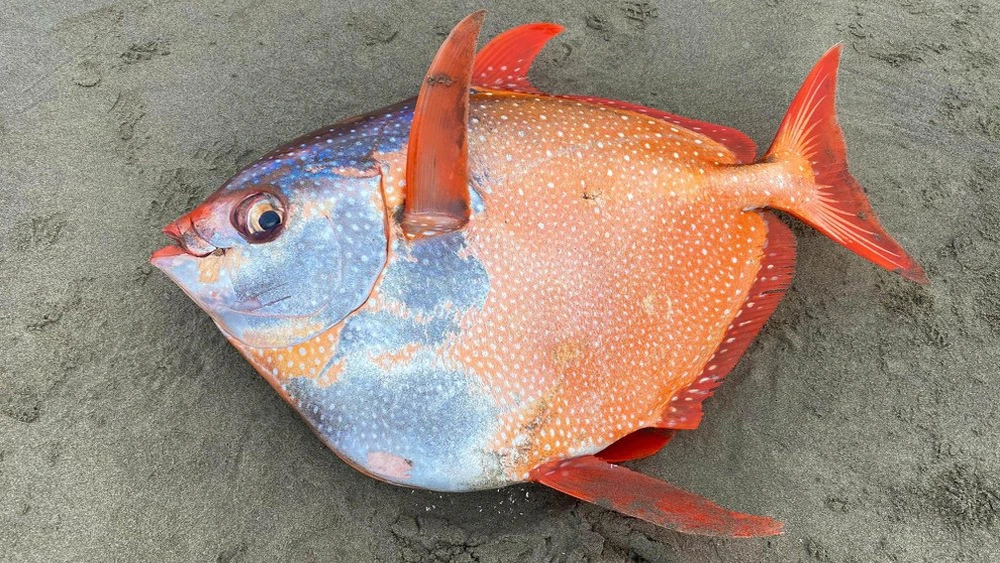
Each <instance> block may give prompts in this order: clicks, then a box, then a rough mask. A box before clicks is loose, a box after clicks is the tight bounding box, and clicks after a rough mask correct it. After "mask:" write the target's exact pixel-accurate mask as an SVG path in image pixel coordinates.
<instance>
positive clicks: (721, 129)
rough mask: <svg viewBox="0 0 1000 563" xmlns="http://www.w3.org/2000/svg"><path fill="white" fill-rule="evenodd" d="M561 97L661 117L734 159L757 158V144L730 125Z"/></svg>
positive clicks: (616, 103)
mask: <svg viewBox="0 0 1000 563" xmlns="http://www.w3.org/2000/svg"><path fill="white" fill-rule="evenodd" d="M561 97H563V98H568V99H571V100H580V101H582V102H590V103H594V104H602V105H606V106H610V107H613V108H619V109H625V110H629V111H634V112H636V113H641V114H643V115H648V116H649V117H652V118H654V119H662V120H663V121H667V122H670V123H673V124H675V125H679V126H681V127H683V128H685V129H689V130H691V131H694V132H695V133H699V134H701V135H704V136H706V137H708V138H709V139H712V140H713V141H715V142H717V143H719V144H720V145H722V146H724V147H726V148H727V149H729V150H731V151H733V154H734V155H736V159H737V160H738V161H739V162H741V163H748V162H753V161H754V160H755V159H756V158H757V145H755V144H754V142H753V141H752V140H750V137H747V136H746V135H744V134H743V133H741V132H740V131H737V130H736V129H733V128H731V127H725V126H723V125H716V124H714V123H708V122H707V121H698V120H697V119H688V118H686V117H681V116H679V115H674V114H672V113H667V112H665V111H660V110H658V109H653V108H647V107H644V106H640V105H638V104H630V103H628V102H622V101H618V100H606V99H604V98H595V97H592V96H575V95H571V96H561Z"/></svg>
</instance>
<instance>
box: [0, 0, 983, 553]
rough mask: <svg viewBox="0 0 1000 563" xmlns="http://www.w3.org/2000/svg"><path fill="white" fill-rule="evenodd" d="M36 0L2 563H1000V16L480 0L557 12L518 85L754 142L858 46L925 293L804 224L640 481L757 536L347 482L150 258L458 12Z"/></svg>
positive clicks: (424, 57)
mask: <svg viewBox="0 0 1000 563" xmlns="http://www.w3.org/2000/svg"><path fill="white" fill-rule="evenodd" d="M35 4H36V3H35V2H30V1H28V0H13V4H12V3H11V0H6V1H5V2H4V6H3V7H2V8H0V13H2V15H0V186H2V190H3V194H4V195H3V197H2V198H0V217H2V220H3V221H4V223H5V225H6V227H7V228H6V236H4V237H2V239H0V291H2V295H3V301H2V308H0V319H2V324H0V358H2V361H0V560H4V561H69V560H72V561H97V560H106V561H139V560H142V561H219V562H226V561H241V562H242V561H276V560H289V561H373V560H378V561H399V560H403V561H448V560H455V561H482V562H487V561H624V560H633V561H642V560H651V561H943V560H946V561H952V560H955V561H957V560H961V561H987V560H992V561H998V560H1000V539H998V531H1000V516H998V514H1000V512H998V511H1000V456H998V453H997V452H998V448H997V445H998V436H1000V419H998V414H1000V413H998V406H997V397H1000V377H998V371H1000V370H998V368H997V365H998V362H1000V340H998V338H1000V274H998V270H997V267H996V265H995V264H996V260H997V258H998V249H1000V246H998V242H1000V185H998V184H1000V158H998V156H1000V155H998V146H1000V144H998V141H1000V80H998V75H1000V66H998V57H1000V45H998V38H1000V6H998V5H997V4H998V3H997V2H990V3H985V2H984V3H979V2H976V1H975V0H962V1H950V0H909V1H906V2H901V1H900V2H881V1H878V2H874V1H864V0H861V1H858V0H852V1H837V2H818V1H803V2H791V1H786V0H768V1H766V2H759V3H753V2H749V1H739V2H722V1H717V2H707V3H706V2H700V1H694V0H685V1H671V2H666V1H664V2H661V3H658V4H655V3H648V4H647V3H644V2H632V1H613V0H608V1H604V2H598V1H590V2H583V3H579V2H572V1H569V0H559V1H556V2H548V3H546V6H545V7H544V8H543V7H539V6H538V4H539V3H537V2H531V1H526V0H520V1H517V2H510V3H503V4H500V3H496V5H492V6H490V5H488V6H487V7H488V8H491V10H490V13H489V16H488V19H487V22H486V28H485V30H484V35H485V37H492V36H493V35H495V34H496V33H498V32H499V31H501V30H503V29H506V28H508V27H511V26H513V25H515V24H518V23H523V22H527V21H533V20H550V21H556V22H560V23H563V24H565V25H566V26H567V27H568V30H567V32H566V33H565V34H564V35H563V36H562V37H560V38H557V39H556V40H555V41H554V42H553V44H552V45H551V46H550V47H549V48H548V49H547V50H546V51H545V53H544V54H543V56H542V57H541V59H540V60H539V62H538V63H537V65H536V69H535V71H533V75H534V76H535V77H536V79H535V81H536V83H537V84H539V85H541V86H543V87H545V88H546V89H548V90H550V91H554V92H576V93H590V94H599V95H602V96H606V97H611V98H619V99H625V100H631V101H637V102H642V103H645V104H648V105H652V106H654V107H660V108H663V109H666V110H668V111H674V112H677V113H680V114H683V115H687V116H691V117H695V118H701V119H705V120H709V121H715V122H719V123H723V124H727V125H731V126H734V127H737V128H739V129H742V130H743V131H745V132H747V134H749V135H750V137H752V138H753V139H755V140H756V141H757V142H758V144H759V145H761V146H763V147H766V146H767V144H768V143H769V142H770V140H771V137H772V135H773V134H774V131H775V129H776V128H777V125H778V122H779V121H780V119H781V117H782V115H783V114H784V111H785V109H786V106H787V104H788V102H789V101H790V98H791V96H792V94H793V93H794V91H795V89H796V88H797V87H798V85H799V83H800V81H801V80H802V78H803V77H804V76H805V74H806V73H807V72H808V70H809V68H810V67H811V65H812V64H813V62H814V61H815V60H816V59H817V58H818V57H819V55H821V54H822V53H823V52H824V50H825V49H826V48H828V47H829V46H830V45H832V44H833V43H835V42H838V41H844V42H845V43H846V49H845V52H844V61H843V66H842V69H843V70H842V77H841V96H840V101H839V107H840V116H841V122H842V125H843V127H844V130H845V133H846V136H847V142H848V147H849V150H850V155H851V158H852V169H853V171H854V173H855V175H856V176H857V177H858V178H859V180H860V181H861V182H862V184H864V185H865V186H866V187H867V188H868V191H869V194H870V196H871V199H872V201H873V203H874V205H875V208H876V209H877V210H878V211H879V213H880V215H881V217H882V219H883V222H884V223H885V224H886V226H887V228H888V230H889V231H890V232H891V233H893V234H895V235H896V236H897V237H898V239H899V240H900V241H901V242H902V243H903V245H904V246H905V247H906V248H908V249H909V250H910V251H911V253H912V254H913V255H914V256H916V257H917V258H918V259H919V260H921V262H922V263H923V264H924V265H925V267H926V269H927V271H928V274H929V276H930V278H931V279H932V280H933V284H932V285H931V286H929V287H920V286H917V285H914V284H909V283H905V282H903V281H902V280H900V279H897V277H895V276H893V275H892V274H890V273H887V272H883V271H880V270H879V269H877V268H876V267H874V266H872V265H871V264H869V263H866V262H864V261H862V260H861V259H859V258H857V257H855V256H853V255H851V254H850V253H848V252H847V251H845V250H843V249H841V248H840V247H838V246H836V245H835V244H833V243H832V242H830V241H828V240H827V239H825V238H823V237H822V236H820V235H818V234H816V233H814V232H812V231H810V230H808V229H806V228H804V227H802V226H801V225H800V224H796V232H797V233H798V234H799V235H800V238H799V242H800V261H799V268H798V275H797V277H796V279H795V284H794V286H793V287H792V289H791V291H790V294H789V296H788V298H787V299H786V300H785V302H784V303H783V304H782V306H781V307H780V309H779V310H778V312H777V314H776V315H775V317H774V318H773V319H772V321H771V322H770V324H769V325H768V326H767V327H766V329H765V330H764V331H763V333H762V334H761V335H760V337H759V338H758V340H757V343H756V344H755V345H754V346H753V347H752V348H751V350H750V352H749V353H748V355H747V356H746V357H745V358H744V359H743V360H742V361H741V363H740V364H739V366H738V367H737V369H736V370H735V372H734V373H733V374H732V375H731V376H730V377H729V379H728V381H727V382H726V383H725V385H723V387H722V388H721V390H720V391H719V393H718V394H717V395H716V397H715V398H713V399H712V400H711V401H710V404H709V405H708V409H707V417H706V420H705V422H704V424H703V425H702V427H701V428H700V429H699V430H698V431H695V432H686V433H683V434H681V435H680V436H679V437H678V438H676V439H675V441H674V442H673V443H672V444H670V446H669V447H667V448H666V449H665V450H664V451H663V452H662V453H661V454H659V455H658V456H656V457H655V458H653V459H650V460H647V461H643V462H640V463H637V464H635V465H636V466H637V467H638V468H639V469H641V470H642V471H644V472H646V473H649V474H651V475H655V476H657V477H660V478H663V479H666V480H669V481H670V482H672V483H675V484H677V485H680V486H682V487H685V488H688V489H690V490H692V491H696V492H698V493H701V494H704V495H706V496H708V497H710V498H712V499H714V500H716V501H717V502H719V503H721V504H723V505H725V506H728V507H731V508H733V509H737V510H744V511H749V512H754V513H761V514H768V515H771V516H774V517H776V518H779V519H781V520H783V521H784V522H786V523H787V532H786V534H785V535H783V536H780V537H776V538H772V539H766V540H714V539H706V538H699V537H690V536H683V535H679V534H676V533H672V532H668V531H664V530H661V529H657V528H655V527H653V526H651V525H647V524H645V523H641V522H638V521H635V520H632V519H629V518H625V517H622V516H620V515H617V514H613V513H610V512H607V511H605V510H602V509H599V508H596V507H592V506H588V505H582V504H579V503H576V502H574V501H573V500H572V499H570V498H568V497H565V496H562V495H560V494H558V493H555V492H552V491H548V490H544V489H542V488H540V487H535V486H523V487H513V488H509V489H505V490H501V491H487V492H481V493H475V494H461V495H444V494H438V493H431V492H426V491H410V490H406V489H401V488H396V487H392V486H389V485H385V484H383V483H379V482H376V481H374V480H372V479H369V478H367V477H364V476H363V475H361V474H359V473H356V472H355V471H353V470H352V469H350V468H349V467H347V466H346V465H344V464H343V463H341V462H340V461H338V460H337V458H336V457H335V456H334V455H332V454H331V453H329V452H328V451H326V450H325V449H324V447H323V446H322V445H321V444H320V443H319V442H318V441H317V440H316V439H315V438H314V437H313V435H312V434H311V433H310V431H309V430H308V428H307V427H306V425H305V424H303V423H302V422H301V421H300V420H299V419H298V418H297V417H296V416H295V414H294V413H293V412H292V410H291V409H290V408H289V407H288V406H286V405H285V404H284V403H283V402H282V401H281V400H280V398H279V397H278V396H277V395H276V394H275V393H274V392H273V391H272V390H271V389H270V388H269V387H268V386H267V385H266V384H265V382H264V381H263V380H262V379H261V378H260V377H258V376H257V375H256V374H255V373H254V372H253V370H252V369H251V368H250V366H249V365H248V364H247V363H246V362H244V361H243V360H242V359H241V358H240V357H239V356H238V355H237V353H236V352H235V350H234V349H232V348H231V347H230V346H229V345H228V344H227V343H226V341H225V340H224V339H223V338H222V336H221V335H220V334H219V333H218V331H217V330H216V329H215V327H214V326H213V325H212V323H211V322H210V320H209V318H208V317H207V316H206V315H204V314H203V313H201V312H200V311H199V310H198V309H197V308H196V307H195V305H194V304H193V303H191V302H190V301H189V300H188V299H187V298H186V297H185V296H184V295H183V294H182V293H181V291H180V290H179V289H177V288H176V287H175V286H173V285H172V284H171V283H170V282H169V281H168V280H167V279H166V278H165V277H164V276H162V275H160V274H159V273H158V272H156V271H152V269H151V268H150V266H148V265H147V263H146V259H147V256H148V255H149V253H150V251H152V250H154V249H155V248H157V247H159V246H161V245H162V244H164V243H165V239H164V237H163V236H162V235H161V234H160V233H159V230H158V229H159V228H160V227H161V226H162V225H163V224H165V223H166V222H167V221H168V220H170V219H172V218H174V217H175V216H177V215H179V214H180V213H182V212H184V211H186V210H188V209H189V208H191V207H192V206H193V205H195V204H196V203H197V202H199V201H200V200H201V199H202V198H203V197H204V196H206V195H208V194H209V193H211V192H212V191H213V190H215V188H216V187H217V186H218V185H219V184H220V183H221V182H223V181H224V180H225V179H226V178H227V177H229V176H230V175H231V174H232V173H233V172H235V171H236V170H238V169H239V168H241V167H242V166H244V165H246V164H247V163H249V162H251V161H252V160H253V159H255V158H257V157H258V156H260V155H262V154H263V153H265V152H266V151H268V150H269V149H271V148H272V147H274V146H276V145H278V144H280V143H282V142H284V141H287V140H289V139H291V138H293V137H295V136H296V135H298V134H300V133H303V132H306V131H309V130H312V129H315V128H317V127H320V126H322V125H324V124H327V123H330V122H333V121H336V120H338V119H340V118H342V117H345V116H349V115H353V114H357V113H360V112H363V111H367V110H371V109H374V108H378V107H380V106H382V105H385V104H388V103H391V102H394V101H396V100H399V99H402V98H404V97H408V96H410V95H412V94H413V93H415V91H416V87H417V84H419V81H420V79H421V77H422V76H423V73H424V71H425V70H426V66H427V64H428V62H429V61H430V58H431V57H432V56H433V53H434V51H435V49H436V48H437V46H438V44H439V42H440V40H441V38H442V37H443V34H444V33H446V32H447V31H448V30H449V29H450V27H451V25H452V24H453V23H454V22H456V21H457V20H458V19H459V18H460V17H461V16H462V15H464V14H466V13H468V12H470V11H472V10H473V9H474V8H475V7H476V6H475V3H473V2H467V1H463V2H457V3H454V4H459V5H460V6H459V7H455V6H454V5H453V3H451V2H433V3H426V4H424V6H420V7H418V6H416V5H415V4H417V3H415V2H385V1H376V2H366V3H364V5H361V3H359V5H358V6H357V7H351V6H349V5H348V4H349V3H348V2H338V3H333V2H320V1H316V0H312V1H310V0H298V1H295V2H280V1H252V0H237V1H226V0H221V1H218V2H197V1H193V0H188V1H181V2H170V3H159V4H162V5H153V3H151V2H140V1H135V2H131V1H122V2H86V1H83V0H76V1H65V2H58V3H57V2H52V3H51V5H49V6H47V7H41V8H39V7H36V5H35ZM514 4H517V6H515V5H514ZM581 4H586V5H581Z"/></svg>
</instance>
